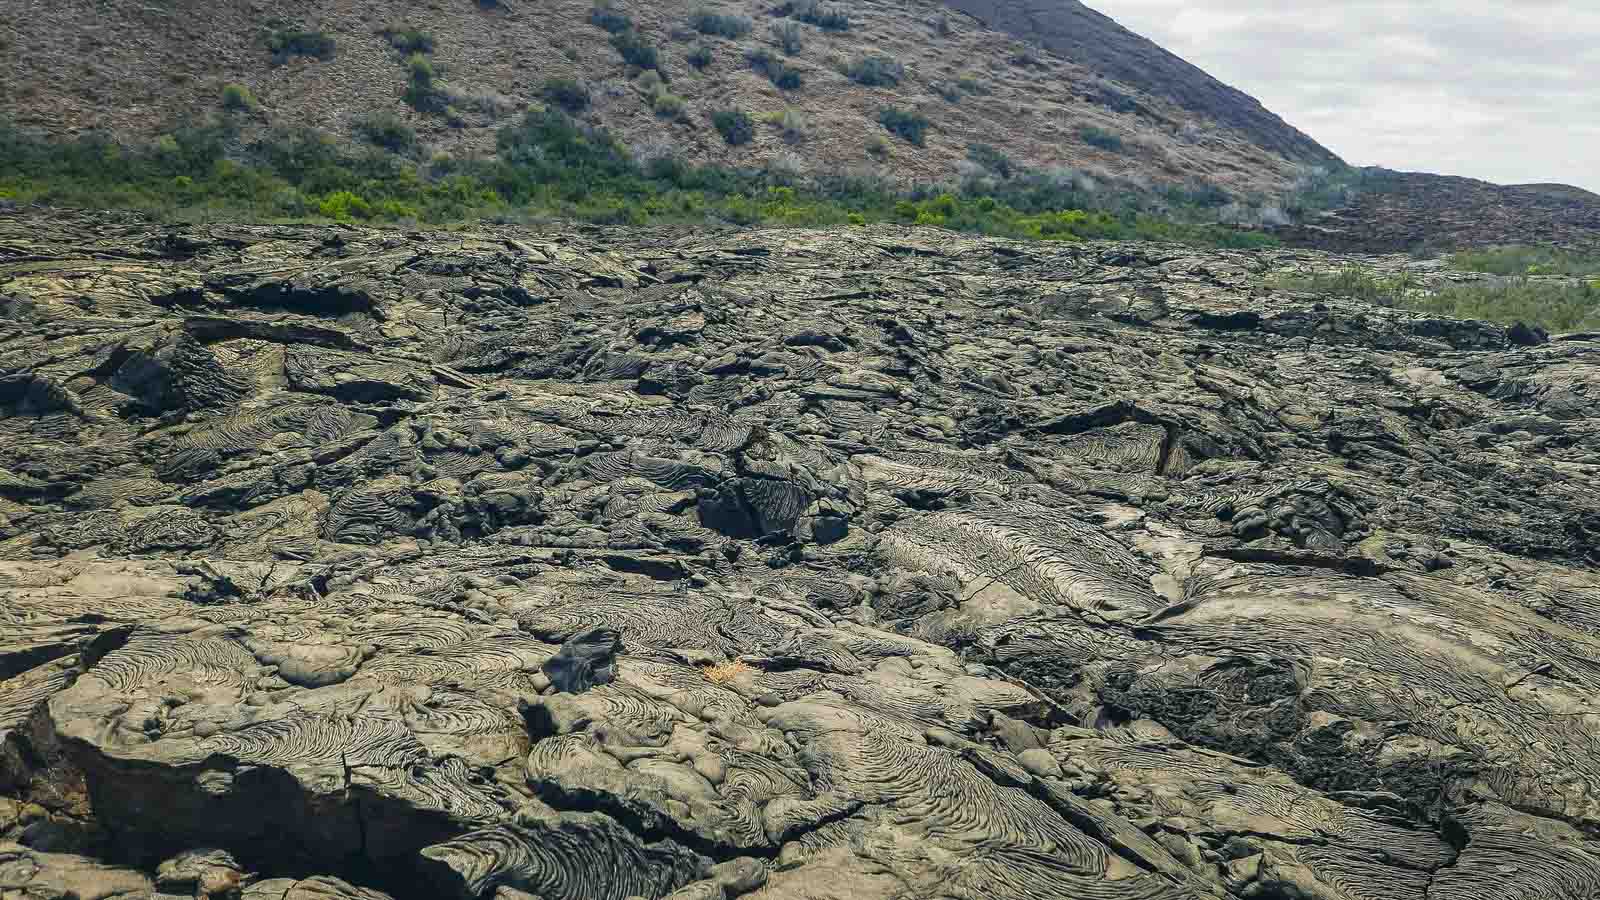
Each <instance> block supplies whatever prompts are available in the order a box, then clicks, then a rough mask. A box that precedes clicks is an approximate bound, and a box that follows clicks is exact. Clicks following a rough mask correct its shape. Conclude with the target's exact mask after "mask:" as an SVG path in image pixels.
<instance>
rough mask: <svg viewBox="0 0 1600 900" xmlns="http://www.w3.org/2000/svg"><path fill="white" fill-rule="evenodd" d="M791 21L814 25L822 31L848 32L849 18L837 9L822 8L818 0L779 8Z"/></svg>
mask: <svg viewBox="0 0 1600 900" xmlns="http://www.w3.org/2000/svg"><path fill="white" fill-rule="evenodd" d="M780 12H782V13H784V14H785V15H787V16H788V17H789V18H791V19H795V20H797V21H801V22H804V23H806V24H807V25H815V26H817V27H818V28H821V29H822V30H823V31H849V30H850V17H849V16H848V15H846V14H845V13H843V12H842V11H840V10H839V9H838V8H837V7H832V6H824V5H823V4H822V3H821V2H819V0H794V2H790V3H786V4H784V6H783V7H781V8H780Z"/></svg>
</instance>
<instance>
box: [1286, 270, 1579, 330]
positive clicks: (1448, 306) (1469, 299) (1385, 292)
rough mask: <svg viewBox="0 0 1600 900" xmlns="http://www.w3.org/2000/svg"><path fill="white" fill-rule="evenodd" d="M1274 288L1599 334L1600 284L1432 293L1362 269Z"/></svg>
mask: <svg viewBox="0 0 1600 900" xmlns="http://www.w3.org/2000/svg"><path fill="white" fill-rule="evenodd" d="M1271 283H1272V284H1273V285H1274V286H1276V287H1279V288H1282V289H1285V290H1294V291H1300V292H1303V293H1312V294H1323V295H1327V296H1333V297H1353V298H1355V299H1357V300H1362V301H1365V302H1367V303H1374V304H1378V305H1380V306H1392V307H1402V308H1405V309H1414V310H1417V311H1420V312H1428V313H1434V314H1436V315H1445V316H1454V317H1458V318H1466V319H1484V320H1487V321H1491V322H1503V323H1505V324H1508V325H1509V324H1513V323H1516V322H1523V323H1526V324H1528V325H1536V326H1539V327H1541V328H1546V329H1549V330H1551V331H1556V332H1562V331H1578V330H1590V329H1597V328H1600V284H1587V283H1583V282H1563V281H1533V280H1531V279H1528V278H1506V279H1496V280H1489V281H1479V282H1465V283H1450V284H1444V285H1441V286H1438V287H1435V288H1431V289H1430V288H1428V287H1426V286H1425V285H1423V284H1422V283H1421V282H1420V281H1419V280H1417V278H1416V277H1415V276H1414V275H1412V274H1411V273H1409V272H1404V273H1400V274H1397V275H1380V274H1377V273H1374V272H1370V271H1367V270H1365V269H1361V268H1347V269H1343V270H1340V271H1338V272H1322V273H1317V274H1313V275H1300V276H1294V275H1290V276H1279V277H1277V278H1274V279H1272V282H1271Z"/></svg>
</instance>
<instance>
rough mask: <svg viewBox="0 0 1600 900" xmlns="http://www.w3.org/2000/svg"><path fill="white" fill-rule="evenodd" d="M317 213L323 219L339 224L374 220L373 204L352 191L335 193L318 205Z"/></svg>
mask: <svg viewBox="0 0 1600 900" xmlns="http://www.w3.org/2000/svg"><path fill="white" fill-rule="evenodd" d="M317 212H318V214H320V215H321V216H322V217H323V218H327V219H334V220H335V221H339V222H348V221H350V220H351V219H352V218H355V219H370V218H372V204H370V203H368V202H367V200H366V198H364V197H362V196H361V195H360V194H356V193H353V192H351V191H334V192H333V193H331V194H329V195H328V196H327V197H325V198H324V199H323V200H322V202H321V203H319V204H317Z"/></svg>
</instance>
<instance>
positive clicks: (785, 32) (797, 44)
mask: <svg viewBox="0 0 1600 900" xmlns="http://www.w3.org/2000/svg"><path fill="white" fill-rule="evenodd" d="M772 39H773V40H775V41H777V42H778V46H780V47H782V48H783V52H784V53H787V54H789V55H790V56H794V55H795V54H796V53H799V52H800V51H801V50H804V49H805V45H806V43H805V38H804V37H803V36H802V34H801V31H800V26H799V25H796V24H795V23H793V22H773V23H772Z"/></svg>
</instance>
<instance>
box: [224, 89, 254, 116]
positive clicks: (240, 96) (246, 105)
mask: <svg viewBox="0 0 1600 900" xmlns="http://www.w3.org/2000/svg"><path fill="white" fill-rule="evenodd" d="M256 105H257V104H256V98H255V95H254V94H251V93H250V89H249V88H247V87H245V86H244V85H242V84H225V85H223V86H222V108H223V109H225V110H227V111H228V112H253V111H254V110H255V108H256Z"/></svg>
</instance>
